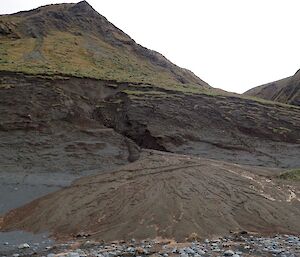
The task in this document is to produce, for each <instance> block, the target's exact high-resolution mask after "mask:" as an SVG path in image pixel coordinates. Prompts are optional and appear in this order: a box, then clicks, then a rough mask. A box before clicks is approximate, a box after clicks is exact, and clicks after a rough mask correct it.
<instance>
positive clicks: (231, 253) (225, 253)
mask: <svg viewBox="0 0 300 257" xmlns="http://www.w3.org/2000/svg"><path fill="white" fill-rule="evenodd" d="M233 255H234V251H232V250H227V251H225V252H224V256H233Z"/></svg>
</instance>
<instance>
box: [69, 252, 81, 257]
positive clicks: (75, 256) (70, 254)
mask: <svg viewBox="0 0 300 257" xmlns="http://www.w3.org/2000/svg"><path fill="white" fill-rule="evenodd" d="M66 256H67V257H80V255H79V253H75V252H70V253H68V254H67V255H66Z"/></svg>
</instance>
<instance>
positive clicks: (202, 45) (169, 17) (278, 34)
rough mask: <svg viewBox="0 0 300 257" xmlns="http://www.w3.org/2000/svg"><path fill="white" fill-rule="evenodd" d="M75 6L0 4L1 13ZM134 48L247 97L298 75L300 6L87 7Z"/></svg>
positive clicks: (108, 1)
mask: <svg viewBox="0 0 300 257" xmlns="http://www.w3.org/2000/svg"><path fill="white" fill-rule="evenodd" d="M61 2H78V1H77V0H73V1H69V0H63V1H59V0H22V1H21V0H0V13H1V14H4V13H13V12H17V11H21V10H28V9H32V8H36V7H38V6H41V5H45V4H50V3H61ZM88 2H89V3H90V4H91V5H92V6H93V7H94V9H96V10H97V11H98V12H99V13H100V14H102V15H103V16H105V17H106V18H107V19H108V20H109V21H111V22H112V23H113V24H114V25H116V26H117V27H119V28H120V29H122V30H123V31H124V32H126V33H127V34H129V35H130V36H131V37H132V38H133V39H134V40H135V41H136V42H137V43H139V44H141V45H143V46H145V47H147V48H150V49H153V50H156V51H158V52H160V53H162V54H163V55H165V56H166V57H167V58H168V59H169V60H171V61H172V62H174V63H175V64H177V65H179V66H181V67H184V68H187V69H190V70H192V71H193V72H194V73H195V74H196V75H198V76H199V77H200V78H201V79H203V80H205V81H206V82H208V83H209V84H210V85H212V86H214V87H219V88H222V89H225V90H227V91H234V92H238V93H241V92H244V91H245V90H247V89H250V88H252V87H254V86H258V85H260V84H264V83H267V82H271V81H274V80H278V79H281V78H284V77H287V76H290V75H293V74H294V73H295V72H296V71H297V70H298V69H299V68H300V56H299V55H300V34H299V25H300V15H299V10H300V1H299V0H226V1H225V0H185V1H183V0H151V1H150V0H148V1H145V0H144V1H141V0H127V1H124V0H98V1H97V0H89V1H88Z"/></svg>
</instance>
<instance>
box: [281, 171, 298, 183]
mask: <svg viewBox="0 0 300 257" xmlns="http://www.w3.org/2000/svg"><path fill="white" fill-rule="evenodd" d="M279 178H281V179H287V180H296V181H300V169H295V170H289V171H287V172H284V173H282V174H281V175H279Z"/></svg>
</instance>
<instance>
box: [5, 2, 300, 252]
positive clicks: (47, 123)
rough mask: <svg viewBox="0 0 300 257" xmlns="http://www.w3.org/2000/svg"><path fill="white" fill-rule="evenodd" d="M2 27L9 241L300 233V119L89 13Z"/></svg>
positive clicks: (17, 19) (77, 7)
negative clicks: (30, 235) (21, 237)
mask: <svg viewBox="0 0 300 257" xmlns="http://www.w3.org/2000/svg"><path fill="white" fill-rule="evenodd" d="M0 20H1V22H0V42H1V45H0V46H1V51H2V52H1V55H0V57H1V63H0V215H1V216H0V231H1V233H2V232H3V234H5V233H6V232H10V231H16V230H26V231H29V232H49V233H50V235H52V236H54V237H56V238H60V239H64V238H70V237H73V236H74V235H76V234H77V233H80V232H84V233H86V232H87V233H91V234H92V235H93V238H94V239H96V240H102V239H103V240H116V239H131V238H132V237H136V238H138V239H145V238H152V239H153V238H155V237H157V236H161V237H165V238H175V239H177V240H179V241H184V240H185V239H186V237H188V236H189V235H190V234H193V233H196V234H197V235H198V236H199V237H201V238H202V237H213V236H218V235H224V236H226V235H227V234H228V233H230V231H231V230H238V231H240V230H249V231H254V232H257V233H295V234H297V233H300V227H299V222H298V217H299V214H300V205H299V203H300V200H299V199H300V197H299V192H300V184H299V183H300V182H299V180H298V179H297V176H296V177H295V174H296V173H295V171H297V170H298V169H299V167H300V158H299V152H300V107H298V106H296V105H292V104H285V103H279V102H275V101H267V100H263V99H258V98H253V97H248V96H239V95H237V94H230V93H226V92H224V91H221V90H216V89H214V88H212V87H210V86H209V85H207V84H206V83H205V82H203V81H202V80H201V79H199V78H197V77H196V76H195V75H194V74H193V73H191V72H189V71H187V70H184V69H181V68H179V67H178V66H176V65H175V64H172V63H171V62H169V61H168V60H167V59H165V58H164V57H163V56H162V55H160V54H159V53H156V52H154V51H151V50H148V49H146V48H144V47H142V46H140V45H138V44H136V43H135V42H134V41H133V40H132V39H131V38H130V37H129V36H128V35H126V34H125V33H123V32H122V31H121V30H119V29H118V28H116V27H115V26H114V25H112V24H111V23H109V22H108V21H107V20H106V19H105V18H104V17H103V16H101V15H100V14H98V13H97V12H96V11H95V10H94V9H93V8H92V7H91V6H90V5H89V4H88V3H87V2H85V1H84V2H80V3H78V4H60V5H50V6H45V7H40V8H38V9H35V10H31V11H27V12H20V13H17V14H13V15H4V16H1V17H0ZM295 78H296V77H295ZM271 100H272V99H271ZM291 103H292V102H291ZM296 175H297V174H296ZM1 233H0V235H1ZM0 252H1V246H0ZM7 256H8V255H7ZM43 256H44V254H43Z"/></svg>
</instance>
